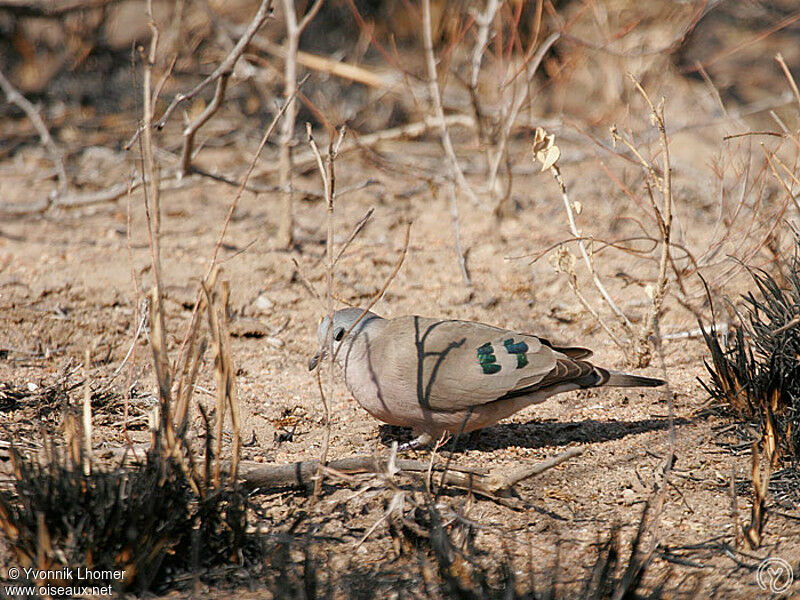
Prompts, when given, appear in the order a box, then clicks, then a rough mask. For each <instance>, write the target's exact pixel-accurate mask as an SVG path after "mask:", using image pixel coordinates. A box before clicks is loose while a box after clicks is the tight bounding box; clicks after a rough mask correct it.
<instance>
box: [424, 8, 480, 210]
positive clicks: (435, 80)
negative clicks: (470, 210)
mask: <svg viewBox="0 0 800 600" xmlns="http://www.w3.org/2000/svg"><path fill="white" fill-rule="evenodd" d="M422 39H423V45H424V48H425V60H426V64H427V67H428V90H429V93H430V96H431V102H433V110H434V114H435V115H436V118H437V125H438V127H439V136H440V138H441V141H442V147H443V148H444V152H445V154H446V155H447V162H448V165H449V167H450V175H451V177H452V178H453V181H455V182H456V183H457V184H458V187H459V188H460V189H461V190H463V191H464V193H465V194H466V195H467V198H469V200H470V202H472V203H473V204H474V205H475V206H478V207H480V208H484V209H486V208H488V207H487V206H486V204H485V203H484V202H482V201H481V200H480V199H479V198H478V197H477V196H476V195H475V192H474V191H473V189H472V187H470V185H469V183H467V180H466V179H465V178H464V172H463V171H462V170H461V166H460V165H459V164H458V159H457V158H456V152H455V149H454V148H453V142H452V140H451V139H450V133H449V132H448V130H447V125H446V122H445V117H444V108H443V106H442V96H441V91H440V90H439V77H438V75H437V73H436V57H435V56H434V53H433V35H432V34H431V2H430V0H422Z"/></svg>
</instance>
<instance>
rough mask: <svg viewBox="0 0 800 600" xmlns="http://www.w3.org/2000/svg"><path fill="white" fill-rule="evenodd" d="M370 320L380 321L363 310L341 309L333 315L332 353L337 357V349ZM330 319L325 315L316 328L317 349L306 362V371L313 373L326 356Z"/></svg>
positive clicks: (376, 316) (373, 314) (377, 317)
mask: <svg viewBox="0 0 800 600" xmlns="http://www.w3.org/2000/svg"><path fill="white" fill-rule="evenodd" d="M372 319H380V317H379V316H378V315H376V314H375V313H371V312H369V311H367V312H364V309H363V308H343V309H341V310H337V311H336V312H335V313H333V328H332V335H333V353H334V355H335V356H336V355H339V347H340V346H341V345H342V344H343V343H344V344H346V343H348V341H350V340H352V339H353V338H354V337H355V336H356V333H357V332H359V331H360V330H361V328H362V327H364V326H365V325H366V324H367V322H368V321H371V320H372ZM330 322H331V319H330V317H329V316H328V315H325V316H324V317H322V319H320V321H319V327H317V341H318V342H319V348H318V349H317V353H316V354H315V355H314V356H312V357H311V360H309V361H308V370H309V371H313V370H314V369H315V368H316V366H317V365H318V364H319V363H320V361H321V360H322V359H323V358H325V356H326V355H327V354H328V348H329V347H328V344H329V341H328V330H329V328H330Z"/></svg>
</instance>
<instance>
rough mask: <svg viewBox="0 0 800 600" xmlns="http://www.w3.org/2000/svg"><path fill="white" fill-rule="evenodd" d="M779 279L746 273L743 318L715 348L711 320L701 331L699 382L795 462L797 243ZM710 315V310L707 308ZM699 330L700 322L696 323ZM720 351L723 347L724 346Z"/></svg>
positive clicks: (799, 425) (799, 373) (799, 304)
mask: <svg viewBox="0 0 800 600" xmlns="http://www.w3.org/2000/svg"><path fill="white" fill-rule="evenodd" d="M785 263H786V264H784V265H781V266H782V267H785V268H781V269H780V271H779V272H780V275H779V276H775V275H772V274H770V273H768V272H766V271H764V270H756V269H751V270H750V274H751V276H752V279H753V283H754V285H755V289H754V290H753V291H751V292H749V293H747V294H746V295H744V296H743V297H742V298H743V300H744V303H745V308H744V314H742V315H741V322H740V324H739V325H737V326H736V327H735V328H734V329H733V331H732V334H731V335H729V336H728V338H727V340H726V341H724V342H723V343H722V344H720V341H719V336H718V332H717V330H716V328H715V326H714V323H713V321H712V324H711V327H710V329H709V331H707V332H706V331H705V330H704V332H703V335H704V337H705V342H706V345H707V346H708V349H709V351H710V353H711V361H710V363H709V362H708V361H706V368H707V369H708V372H709V374H710V377H711V378H710V381H708V382H704V381H701V383H702V384H703V387H705V389H706V390H707V391H708V392H709V393H710V394H711V396H712V397H713V398H714V399H716V400H718V401H720V402H721V403H722V404H723V405H725V406H727V407H728V408H729V409H730V410H731V411H732V413H733V414H734V416H736V417H737V418H740V419H743V420H746V421H749V422H755V423H756V424H757V425H758V427H759V430H760V432H761V436H762V439H763V438H765V437H769V438H774V442H775V446H776V451H777V453H778V455H780V456H782V457H785V458H788V459H790V460H791V461H792V462H793V463H794V464H795V465H796V464H797V461H798V459H800V361H798V356H800V238H795V251H794V254H793V256H792V257H791V258H790V259H788V260H786V261H785ZM712 314H713V307H712ZM701 325H702V323H701ZM723 346H724V347H723Z"/></svg>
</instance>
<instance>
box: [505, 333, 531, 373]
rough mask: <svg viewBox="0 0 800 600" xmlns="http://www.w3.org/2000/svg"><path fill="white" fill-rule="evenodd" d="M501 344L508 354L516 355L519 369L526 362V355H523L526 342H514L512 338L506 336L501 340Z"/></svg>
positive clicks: (526, 349) (526, 345)
mask: <svg viewBox="0 0 800 600" xmlns="http://www.w3.org/2000/svg"><path fill="white" fill-rule="evenodd" d="M503 346H505V347H506V351H507V352H508V353H509V354H516V355H517V368H518V369H521V368H522V367H524V366H525V365H527V364H528V357H527V356H526V355H525V353H526V352H527V351H528V344H526V343H525V342H517V343H516V344H515V343H514V338H508V339H507V340H503Z"/></svg>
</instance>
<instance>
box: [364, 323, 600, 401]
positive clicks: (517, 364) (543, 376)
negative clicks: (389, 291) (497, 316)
mask: <svg viewBox="0 0 800 600" xmlns="http://www.w3.org/2000/svg"><path fill="white" fill-rule="evenodd" d="M376 342H377V344H376V348H375V349H376V351H377V354H378V355H379V356H380V361H379V364H380V371H381V373H380V374H379V377H380V378H381V379H382V380H383V381H385V382H390V385H391V386H398V385H399V386H413V387H414V390H413V393H414V395H415V397H416V398H417V400H418V402H419V403H420V404H421V405H422V406H423V408H428V409H431V410H437V411H455V410H463V409H466V408H469V407H472V406H478V405H481V404H486V403H488V402H493V401H494V400H497V399H499V398H503V397H511V396H520V395H525V394H529V393H532V392H535V391H537V390H539V389H542V388H544V387H550V386H554V385H558V384H559V383H565V382H570V381H575V382H576V383H578V382H579V381H580V380H581V378H584V379H585V378H587V377H591V378H596V377H597V375H596V374H595V371H594V367H592V365H590V364H589V363H586V362H584V361H581V360H577V359H578V358H583V357H586V356H589V355H590V354H591V352H589V351H588V350H585V349H583V348H564V349H559V348H555V347H553V346H552V345H551V344H550V343H549V342H547V340H543V339H541V338H538V337H536V336H533V335H528V334H522V333H517V332H513V331H508V330H505V329H499V328H497V327H491V326H489V325H484V324H482V323H474V322H469V321H448V320H444V321H443V320H436V319H427V318H423V317H416V316H411V317H400V318H398V319H393V320H391V321H390V322H389V323H388V324H387V325H386V327H385V328H384V329H383V330H382V331H381V334H380V339H379V340H376ZM400 391H402V392H404V393H403V394H402V395H403V396H404V397H408V396H409V394H410V392H412V390H407V389H406V390H400Z"/></svg>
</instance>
